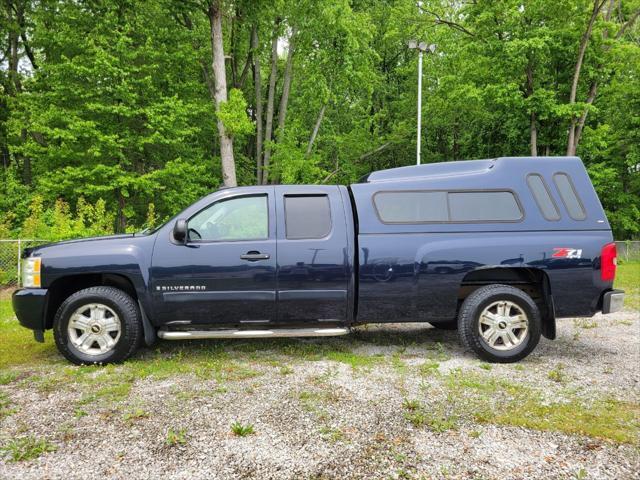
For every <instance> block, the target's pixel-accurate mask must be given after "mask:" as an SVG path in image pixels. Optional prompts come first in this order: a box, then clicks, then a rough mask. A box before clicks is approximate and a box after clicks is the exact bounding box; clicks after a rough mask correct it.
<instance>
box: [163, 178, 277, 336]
mask: <svg viewBox="0 0 640 480" xmlns="http://www.w3.org/2000/svg"><path fill="white" fill-rule="evenodd" d="M206 200H207V201H206V202H204V203H202V204H196V205H195V206H194V207H190V208H189V209H187V210H186V211H185V212H184V215H185V220H187V222H188V223H187V225H188V232H189V233H188V238H187V241H186V243H179V242H176V241H175V240H174V239H173V238H172V235H170V234H167V235H162V236H159V237H158V239H157V241H156V246H155V248H154V252H153V261H152V270H151V290H152V295H153V298H154V307H155V308H154V310H155V316H156V318H157V320H158V323H160V324H163V323H169V322H178V323H182V324H188V323H198V324H214V325H216V324H236V325H239V324H242V323H249V324H256V325H259V324H261V323H269V322H271V321H273V320H275V318H276V276H275V271H276V234H275V232H276V226H275V218H276V215H275V199H274V188H273V187H250V188H240V189H229V190H221V191H220V192H217V193H216V194H213V195H211V196H210V197H208V198H207V199H206Z"/></svg>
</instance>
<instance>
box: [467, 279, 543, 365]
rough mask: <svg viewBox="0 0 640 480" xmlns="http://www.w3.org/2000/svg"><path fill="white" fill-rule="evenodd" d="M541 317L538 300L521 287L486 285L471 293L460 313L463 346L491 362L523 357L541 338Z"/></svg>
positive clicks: (514, 359)
mask: <svg viewBox="0 0 640 480" xmlns="http://www.w3.org/2000/svg"><path fill="white" fill-rule="evenodd" d="M540 332H541V317H540V311H539V309H538V306H537V305H536V303H535V302H534V301H533V300H532V299H531V297H530V296H529V295H527V294H526V293H524V292H523V291H522V290H519V289H517V288H514V287H511V286H508V285H487V286H486V287H482V288H479V289H478V290H476V291H474V292H473V293H471V294H470V295H469V296H468V297H467V298H466V299H465V300H464V302H463V303H462V307H461V308H460V313H459V315H458V335H459V336H460V340H461V341H462V343H463V345H464V346H465V347H467V348H469V349H471V350H473V351H474V352H475V353H476V354H477V355H478V356H479V357H480V358H482V359H484V360H487V361H489V362H499V363H510V362H517V361H518V360H521V359H523V358H524V357H526V356H527V355H529V353H531V351H533V349H534V348H535V347H536V345H537V344H538V342H539V341H540Z"/></svg>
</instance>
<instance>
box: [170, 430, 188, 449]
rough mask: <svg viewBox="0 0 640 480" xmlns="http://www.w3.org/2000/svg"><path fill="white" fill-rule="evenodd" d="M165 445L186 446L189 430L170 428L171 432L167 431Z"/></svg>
mask: <svg viewBox="0 0 640 480" xmlns="http://www.w3.org/2000/svg"><path fill="white" fill-rule="evenodd" d="M165 443H166V444H167V445H168V446H170V447H176V446H178V445H184V444H185V443H187V429H186V428H178V429H175V428H173V427H171V428H169V430H168V431H167V438H166V439H165Z"/></svg>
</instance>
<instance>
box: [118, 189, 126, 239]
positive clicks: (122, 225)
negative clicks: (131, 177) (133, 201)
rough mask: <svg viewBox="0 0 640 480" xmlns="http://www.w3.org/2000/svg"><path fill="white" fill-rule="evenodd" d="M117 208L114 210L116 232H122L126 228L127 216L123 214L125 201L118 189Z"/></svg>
mask: <svg viewBox="0 0 640 480" xmlns="http://www.w3.org/2000/svg"><path fill="white" fill-rule="evenodd" d="M117 196H118V209H117V212H116V233H124V232H125V231H126V230H127V218H126V217H125V216H124V209H125V207H126V201H125V198H124V195H122V192H121V191H120V190H118V193H117Z"/></svg>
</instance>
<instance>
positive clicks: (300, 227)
mask: <svg viewBox="0 0 640 480" xmlns="http://www.w3.org/2000/svg"><path fill="white" fill-rule="evenodd" d="M284 212H285V230H286V237H287V239H289V240H300V239H310V238H323V237H326V236H327V235H329V232H331V207H330V206H329V197H327V195H285V197H284Z"/></svg>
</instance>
